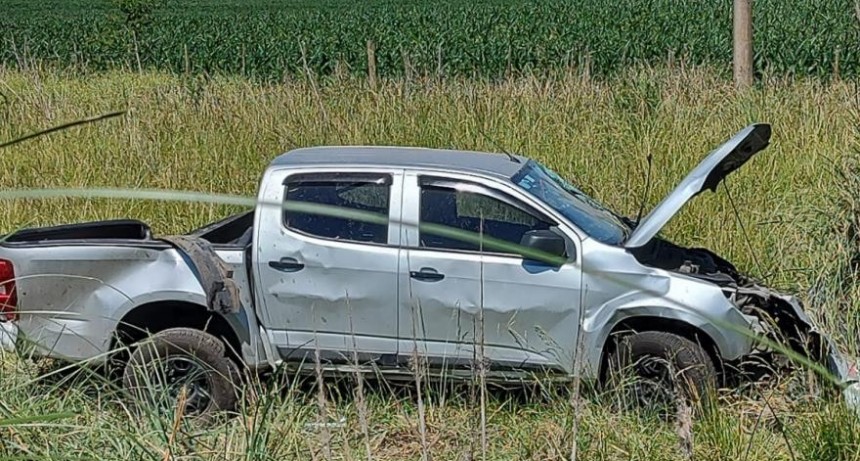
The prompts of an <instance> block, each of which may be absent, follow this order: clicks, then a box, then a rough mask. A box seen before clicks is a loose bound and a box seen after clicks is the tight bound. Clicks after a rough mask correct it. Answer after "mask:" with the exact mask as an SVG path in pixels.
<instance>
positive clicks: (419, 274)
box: [409, 267, 445, 282]
mask: <svg viewBox="0 0 860 461" xmlns="http://www.w3.org/2000/svg"><path fill="white" fill-rule="evenodd" d="M409 276H410V277H412V278H413V279H415V280H420V281H422V282H438V281H439V280H442V279H444V278H445V274H440V273H439V272H438V271H436V269H433V268H432V267H422V268H421V270H420V271H410V272H409Z"/></svg>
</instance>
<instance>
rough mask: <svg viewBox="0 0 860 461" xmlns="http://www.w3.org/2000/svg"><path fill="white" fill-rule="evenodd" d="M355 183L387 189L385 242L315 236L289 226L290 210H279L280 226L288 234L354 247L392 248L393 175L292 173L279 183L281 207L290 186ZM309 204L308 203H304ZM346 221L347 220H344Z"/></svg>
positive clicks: (349, 172)
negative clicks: (352, 245) (281, 194)
mask: <svg viewBox="0 0 860 461" xmlns="http://www.w3.org/2000/svg"><path fill="white" fill-rule="evenodd" d="M350 181H352V182H355V183H357V184H374V185H380V186H385V187H387V190H388V196H387V212H386V214H385V219H386V222H385V242H374V241H364V240H353V239H343V238H335V237H327V236H324V235H317V234H314V233H310V232H307V231H305V230H302V229H299V228H296V227H291V226H290V225H289V221H288V217H289V213H290V210H288V209H286V208H284V209H282V210H281V219H280V221H281V226H283V227H284V229H286V230H287V231H289V232H294V233H296V234H299V235H302V236H305V237H309V238H314V239H320V240H325V241H330V242H340V243H349V244H356V245H370V246H392V244H391V243H390V242H389V235H390V233H391V224H392V222H391V204H392V198H393V196H392V192H393V190H392V187H391V186H392V185H393V184H394V174H393V173H381V172H380V173H376V172H358V171H356V172H351V171H347V172H344V171H338V172H309V173H294V174H290V175H288V176H287V177H286V178H284V180H283V182H282V183H281V184H282V186H283V196H282V200H281V203H282V205H283V204H284V203H285V202H286V201H287V196H288V194H289V188H290V186H294V185H296V184H308V183H311V184H314V183H315V184H331V183H342V182H350ZM305 203H310V202H305ZM344 219H348V218H344Z"/></svg>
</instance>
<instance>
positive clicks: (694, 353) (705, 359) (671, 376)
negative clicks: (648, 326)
mask: <svg viewBox="0 0 860 461" xmlns="http://www.w3.org/2000/svg"><path fill="white" fill-rule="evenodd" d="M608 366H609V367H608V372H609V383H610V384H611V385H612V386H614V387H615V388H616V389H619V390H621V391H622V392H621V394H622V396H624V401H625V403H627V404H628V405H629V404H633V405H635V406H639V407H645V408H650V409H655V410H669V409H671V408H673V407H674V406H675V405H676V403H677V402H678V401H679V399H683V400H685V401H687V402H691V401H702V400H704V399H706V397H707V395H708V393H710V392H711V391H713V390H714V389H715V388H716V385H717V372H716V369H715V367H714V363H713V360H711V358H710V356H709V355H708V353H707V352H706V351H705V349H704V348H702V346H700V345H699V344H697V343H695V342H693V341H690V340H689V339H687V338H684V337H681V336H678V335H675V334H672V333H664V332H659V331H643V332H641V333H634V334H630V335H627V336H624V337H622V338H620V339H619V340H618V341H617V343H616V347H615V350H614V351H613V352H612V353H611V354H610V357H609V363H608ZM625 378H630V379H629V380H628V379H625Z"/></svg>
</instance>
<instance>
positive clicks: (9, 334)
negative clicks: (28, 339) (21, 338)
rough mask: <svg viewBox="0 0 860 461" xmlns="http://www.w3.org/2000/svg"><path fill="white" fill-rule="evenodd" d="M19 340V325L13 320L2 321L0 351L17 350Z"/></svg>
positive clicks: (0, 323)
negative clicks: (16, 344)
mask: <svg viewBox="0 0 860 461" xmlns="http://www.w3.org/2000/svg"><path fill="white" fill-rule="evenodd" d="M17 341H18V325H16V324H15V323H12V322H0V351H4V352H15V343H16V342H17Z"/></svg>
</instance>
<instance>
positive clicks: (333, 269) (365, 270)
mask: <svg viewBox="0 0 860 461" xmlns="http://www.w3.org/2000/svg"><path fill="white" fill-rule="evenodd" d="M274 174H275V175H277V174H278V173H274ZM280 174H281V175H282V176H283V177H282V178H281V177H272V178H270V180H269V181H268V184H269V186H268V189H267V190H265V191H264V193H263V194H262V199H263V200H264V201H265V202H268V203H284V207H283V209H282V208H281V207H278V206H277V205H275V206H272V205H266V204H264V205H262V208H261V209H260V211H259V213H258V214H259V219H258V223H257V228H258V229H257V231H258V232H259V235H258V239H257V248H256V254H255V258H256V259H255V264H256V268H257V274H259V276H258V278H259V280H258V281H257V283H258V287H259V289H258V293H259V295H258V302H262V305H263V309H262V312H261V313H260V314H261V316H262V319H263V324H264V325H265V326H266V327H267V328H268V329H269V330H270V332H271V336H272V338H271V339H272V341H273V342H274V343H275V345H276V347H278V349H279V352H280V353H281V355H282V356H283V357H284V358H285V360H287V361H301V360H305V361H307V360H309V359H313V358H314V353H315V352H316V350H319V353H320V356H321V357H322V358H323V359H324V360H326V361H327V362H329V361H335V362H338V361H339V362H344V361H346V362H351V361H352V359H353V357H352V351H353V350H357V352H358V353H359V355H360V356H361V358H360V360H361V361H362V362H365V361H368V360H370V361H372V360H379V359H381V358H383V356H390V357H391V358H394V357H395V355H396V353H397V339H396V337H397V334H398V317H397V315H398V309H397V302H398V293H397V289H398V282H397V273H398V269H399V268H398V264H399V254H400V249H399V238H400V230H399V224H398V223H399V217H400V208H401V206H400V203H401V202H400V190H401V183H402V175H401V173H400V172H399V171H397V170H388V171H386V170H373V171H368V170H359V171H341V170H338V171H332V172H309V173H303V172H291V173H289V174H288V173H287V172H286V171H284V172H282V173H280Z"/></svg>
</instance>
